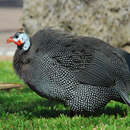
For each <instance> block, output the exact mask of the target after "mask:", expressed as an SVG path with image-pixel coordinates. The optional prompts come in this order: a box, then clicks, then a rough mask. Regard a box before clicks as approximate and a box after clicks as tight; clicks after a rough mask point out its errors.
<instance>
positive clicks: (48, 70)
mask: <svg viewBox="0 0 130 130" xmlns="http://www.w3.org/2000/svg"><path fill="white" fill-rule="evenodd" d="M8 42H14V43H15V44H17V50H16V53H15V56H14V62H13V65H14V68H15V70H16V72H17V74H18V75H19V76H20V78H21V79H23V80H24V82H25V83H26V84H27V85H28V86H29V87H30V88H31V89H32V90H34V91H35V92H36V93H37V94H39V95H40V96H42V97H46V98H48V99H55V100H59V101H62V102H63V103H64V104H66V105H68V106H70V109H71V110H72V111H74V112H79V113H80V112H90V113H93V112H99V111H100V110H101V109H103V108H104V107H105V105H106V104H107V103H108V102H109V101H110V100H116V101H120V102H123V103H126V104H128V105H130V101H129V99H128V90H129V85H130V79H129V75H130V73H129V68H128V65H127V63H126V60H125V58H124V57H123V54H124V53H120V51H119V49H116V48H114V47H112V46H110V45H109V44H106V43H105V42H103V41H102V40H99V39H96V38H91V37H83V36H73V35H70V34H67V33H63V32H62V31H59V30H53V29H49V28H45V29H43V30H40V31H38V32H37V33H36V34H35V35H33V36H32V37H31V38H29V37H28V35H27V34H26V33H24V32H17V33H16V34H15V35H14V36H13V37H10V38H9V39H8Z"/></svg>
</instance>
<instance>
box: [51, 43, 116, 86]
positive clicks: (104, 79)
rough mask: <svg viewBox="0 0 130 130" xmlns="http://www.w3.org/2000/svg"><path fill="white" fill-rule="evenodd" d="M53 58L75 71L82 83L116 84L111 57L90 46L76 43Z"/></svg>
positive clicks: (96, 84)
mask: <svg viewBox="0 0 130 130" xmlns="http://www.w3.org/2000/svg"><path fill="white" fill-rule="evenodd" d="M52 58H53V59H54V60H56V61H57V62H58V63H59V64H60V65H61V66H63V67H65V68H66V69H69V70H70V71H71V72H72V73H74V75H75V77H76V79H77V81H78V82H80V83H82V84H90V85H94V86H105V87H107V86H112V85H114V77H113V72H112V69H111V68H112V67H111V64H110V58H109V57H107V56H106V55H105V54H103V53H102V52H100V51H98V50H95V49H93V48H91V47H89V46H87V47H84V46H80V45H76V46H75V45H74V46H71V47H70V49H68V48H67V50H66V51H64V53H63V52H62V54H61V53H60V52H59V54H58V55H55V56H53V57H52Z"/></svg>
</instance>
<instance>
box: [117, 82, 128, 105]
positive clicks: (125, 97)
mask: <svg viewBox="0 0 130 130" xmlns="http://www.w3.org/2000/svg"><path fill="white" fill-rule="evenodd" d="M115 89H116V90H117V92H118V93H119V94H120V96H121V98H122V99H123V101H124V102H125V103H126V104H128V105H129V106H130V100H129V96H128V92H127V86H126V84H125V83H123V82H122V81H118V82H117V83H116V86H115Z"/></svg>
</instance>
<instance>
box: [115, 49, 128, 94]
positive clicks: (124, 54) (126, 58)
mask: <svg viewBox="0 0 130 130" xmlns="http://www.w3.org/2000/svg"><path fill="white" fill-rule="evenodd" d="M117 49H118V51H119V53H120V54H121V55H122V56H123V57H124V58H125V60H126V62H127V65H128V68H129V71H130V53H128V52H126V51H124V50H121V49H119V48H117ZM129 77H130V75H129ZM129 82H130V81H129ZM127 93H128V94H130V85H129V86H128V85H127Z"/></svg>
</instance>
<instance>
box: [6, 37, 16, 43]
mask: <svg viewBox="0 0 130 130" xmlns="http://www.w3.org/2000/svg"><path fill="white" fill-rule="evenodd" d="M11 42H15V41H14V40H13V38H12V37H9V39H8V40H7V43H11Z"/></svg>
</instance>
